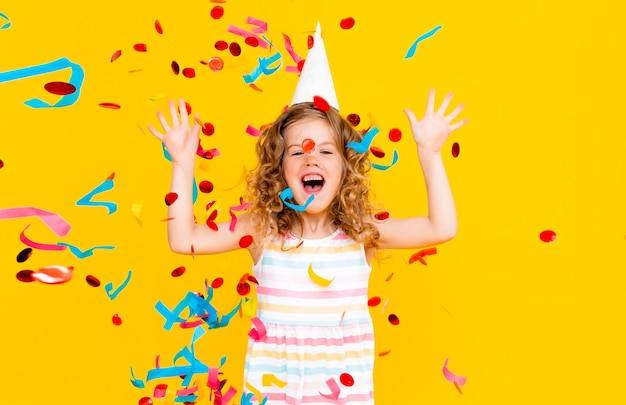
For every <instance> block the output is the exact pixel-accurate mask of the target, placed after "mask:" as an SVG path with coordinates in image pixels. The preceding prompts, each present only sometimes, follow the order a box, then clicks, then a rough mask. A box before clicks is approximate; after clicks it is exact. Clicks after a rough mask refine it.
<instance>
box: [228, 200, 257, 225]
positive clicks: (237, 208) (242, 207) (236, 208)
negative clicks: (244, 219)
mask: <svg viewBox="0 0 626 405" xmlns="http://www.w3.org/2000/svg"><path fill="white" fill-rule="evenodd" d="M251 205H252V203H251V202H247V203H243V204H240V205H237V206H234V207H230V208H229V209H228V212H229V213H230V217H231V219H230V226H229V227H228V229H229V230H230V231H231V232H233V231H234V230H235V227H236V226H237V216H236V215H235V213H234V212H233V211H243V210H246V209H248V207H250V206H251Z"/></svg>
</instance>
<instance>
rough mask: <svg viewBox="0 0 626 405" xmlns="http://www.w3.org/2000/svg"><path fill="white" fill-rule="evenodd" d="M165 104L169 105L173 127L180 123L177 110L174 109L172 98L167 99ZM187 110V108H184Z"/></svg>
mask: <svg viewBox="0 0 626 405" xmlns="http://www.w3.org/2000/svg"><path fill="white" fill-rule="evenodd" d="M167 104H168V105H169V106H170V115H171V117H172V126H173V127H175V126H177V125H178V124H180V121H179V120H178V112H177V111H176V104H174V101H173V100H169V101H168V102H167ZM185 111H187V109H185Z"/></svg>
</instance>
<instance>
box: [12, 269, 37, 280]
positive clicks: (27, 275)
mask: <svg viewBox="0 0 626 405" xmlns="http://www.w3.org/2000/svg"><path fill="white" fill-rule="evenodd" d="M33 273H34V271H32V270H21V271H18V272H17V274H16V275H15V277H17V279H18V280H20V281H23V282H25V283H32V282H33V281H35V278H34V277H33Z"/></svg>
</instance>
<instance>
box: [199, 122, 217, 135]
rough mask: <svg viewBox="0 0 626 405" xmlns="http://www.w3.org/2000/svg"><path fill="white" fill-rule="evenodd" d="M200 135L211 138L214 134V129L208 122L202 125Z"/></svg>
mask: <svg viewBox="0 0 626 405" xmlns="http://www.w3.org/2000/svg"><path fill="white" fill-rule="evenodd" d="M202 133H203V134H205V135H206V136H211V135H213V134H214V133H215V127H214V126H213V124H211V123H210V122H205V123H204V125H202Z"/></svg>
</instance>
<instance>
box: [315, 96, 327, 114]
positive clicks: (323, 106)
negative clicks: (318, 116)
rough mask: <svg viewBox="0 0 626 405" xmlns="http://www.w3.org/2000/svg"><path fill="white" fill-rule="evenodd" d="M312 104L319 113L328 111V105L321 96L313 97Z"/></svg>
mask: <svg viewBox="0 0 626 405" xmlns="http://www.w3.org/2000/svg"><path fill="white" fill-rule="evenodd" d="M313 104H315V107H317V109H318V110H320V111H323V112H327V111H328V110H330V104H328V101H326V100H325V99H324V98H323V97H322V96H313Z"/></svg>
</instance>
